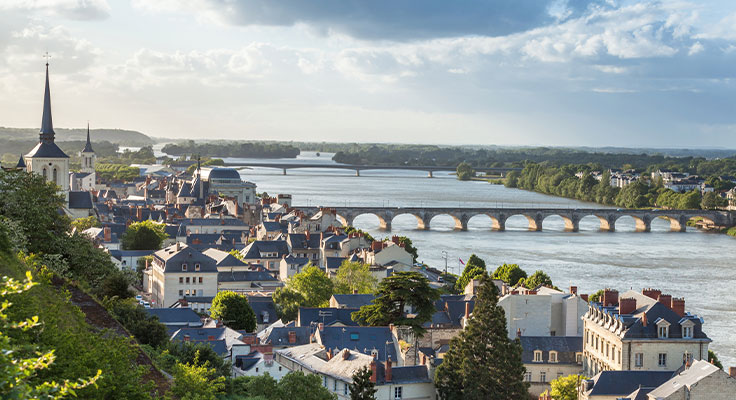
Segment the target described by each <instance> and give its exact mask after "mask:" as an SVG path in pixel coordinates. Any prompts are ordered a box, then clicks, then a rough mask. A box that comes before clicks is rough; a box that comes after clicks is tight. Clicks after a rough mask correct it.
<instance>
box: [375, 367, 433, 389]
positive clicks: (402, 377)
mask: <svg viewBox="0 0 736 400" xmlns="http://www.w3.org/2000/svg"><path fill="white" fill-rule="evenodd" d="M384 380H385V373H384ZM420 382H432V380H431V379H430V378H429V374H428V372H427V367H425V366H423V365H411V366H403V367H392V368H391V383H393V384H402V383H420Z"/></svg>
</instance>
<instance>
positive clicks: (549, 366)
mask: <svg viewBox="0 0 736 400" xmlns="http://www.w3.org/2000/svg"><path fill="white" fill-rule="evenodd" d="M524 367H526V371H527V372H531V381H527V382H530V386H529V393H530V394H532V395H533V396H535V397H537V396H539V395H540V394H542V392H544V391H545V390H549V389H550V384H549V383H550V382H551V381H552V380H554V379H557V378H559V377H561V376H568V375H575V374H581V373H582V372H583V366H582V365H578V364H555V363H528V364H524ZM542 372H544V374H545V377H544V381H542Z"/></svg>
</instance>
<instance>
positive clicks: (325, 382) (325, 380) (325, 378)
mask: <svg viewBox="0 0 736 400" xmlns="http://www.w3.org/2000/svg"><path fill="white" fill-rule="evenodd" d="M323 379H324V385H325V387H327V377H326V376H325V377H323Z"/></svg>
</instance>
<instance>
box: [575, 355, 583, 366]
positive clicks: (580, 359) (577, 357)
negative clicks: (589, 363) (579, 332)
mask: <svg viewBox="0 0 736 400" xmlns="http://www.w3.org/2000/svg"><path fill="white" fill-rule="evenodd" d="M575 362H576V363H578V364H582V363H583V353H575Z"/></svg>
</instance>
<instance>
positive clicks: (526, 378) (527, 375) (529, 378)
mask: <svg viewBox="0 0 736 400" xmlns="http://www.w3.org/2000/svg"><path fill="white" fill-rule="evenodd" d="M531 381H532V373H531V372H529V371H526V372H524V382H531Z"/></svg>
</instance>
